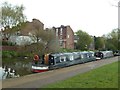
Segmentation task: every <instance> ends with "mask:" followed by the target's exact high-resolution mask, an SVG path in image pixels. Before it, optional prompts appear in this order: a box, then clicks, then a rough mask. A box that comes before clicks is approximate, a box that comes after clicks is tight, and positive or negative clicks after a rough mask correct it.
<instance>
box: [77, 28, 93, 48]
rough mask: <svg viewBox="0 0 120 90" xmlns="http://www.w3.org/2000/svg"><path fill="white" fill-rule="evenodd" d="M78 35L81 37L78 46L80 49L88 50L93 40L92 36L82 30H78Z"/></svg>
mask: <svg viewBox="0 0 120 90" xmlns="http://www.w3.org/2000/svg"><path fill="white" fill-rule="evenodd" d="M76 35H77V36H78V37H79V39H78V41H77V44H76V48H77V49H80V50H88V47H89V45H90V43H91V42H92V38H91V36H90V35H89V34H88V33H86V32H84V31H82V30H79V31H77V32H76Z"/></svg>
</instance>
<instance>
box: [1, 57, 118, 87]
mask: <svg viewBox="0 0 120 90" xmlns="http://www.w3.org/2000/svg"><path fill="white" fill-rule="evenodd" d="M116 61H118V57H113V58H109V59H103V60H99V61H93V62H89V63H85V64H79V65H74V66H71V67H66V68H61V69H56V70H51V71H48V72H43V73H37V74H31V75H26V76H23V77H19V78H13V79H6V80H4V81H3V83H2V85H3V88H40V87H42V86H44V85H47V84H49V83H53V82H56V81H59V80H64V79H67V78H69V77H72V76H75V75H77V74H80V73H84V72H87V71H90V70H91V69H95V68H98V67H100V66H103V65H106V64H109V63H112V62H116Z"/></svg>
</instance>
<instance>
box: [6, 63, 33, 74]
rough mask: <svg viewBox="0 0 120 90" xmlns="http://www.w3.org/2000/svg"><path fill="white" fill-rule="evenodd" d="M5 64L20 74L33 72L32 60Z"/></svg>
mask: <svg viewBox="0 0 120 90" xmlns="http://www.w3.org/2000/svg"><path fill="white" fill-rule="evenodd" d="M5 66H7V67H10V68H12V69H14V70H15V71H16V72H17V73H18V74H19V75H20V76H23V75H27V74H30V73H32V72H31V63H30V62H29V63H24V62H14V63H9V64H5Z"/></svg>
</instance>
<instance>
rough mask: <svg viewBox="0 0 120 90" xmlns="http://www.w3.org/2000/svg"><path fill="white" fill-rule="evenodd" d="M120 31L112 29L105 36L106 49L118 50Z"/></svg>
mask: <svg viewBox="0 0 120 90" xmlns="http://www.w3.org/2000/svg"><path fill="white" fill-rule="evenodd" d="M119 37H120V29H113V30H112V32H110V33H109V34H107V35H106V37H105V38H106V45H105V46H106V49H112V50H118V49H119V50H120V47H119V45H120V39H119Z"/></svg>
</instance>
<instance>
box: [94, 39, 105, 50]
mask: <svg viewBox="0 0 120 90" xmlns="http://www.w3.org/2000/svg"><path fill="white" fill-rule="evenodd" d="M104 48H105V39H104V38H103V37H96V40H95V49H96V50H103V49H104Z"/></svg>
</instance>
